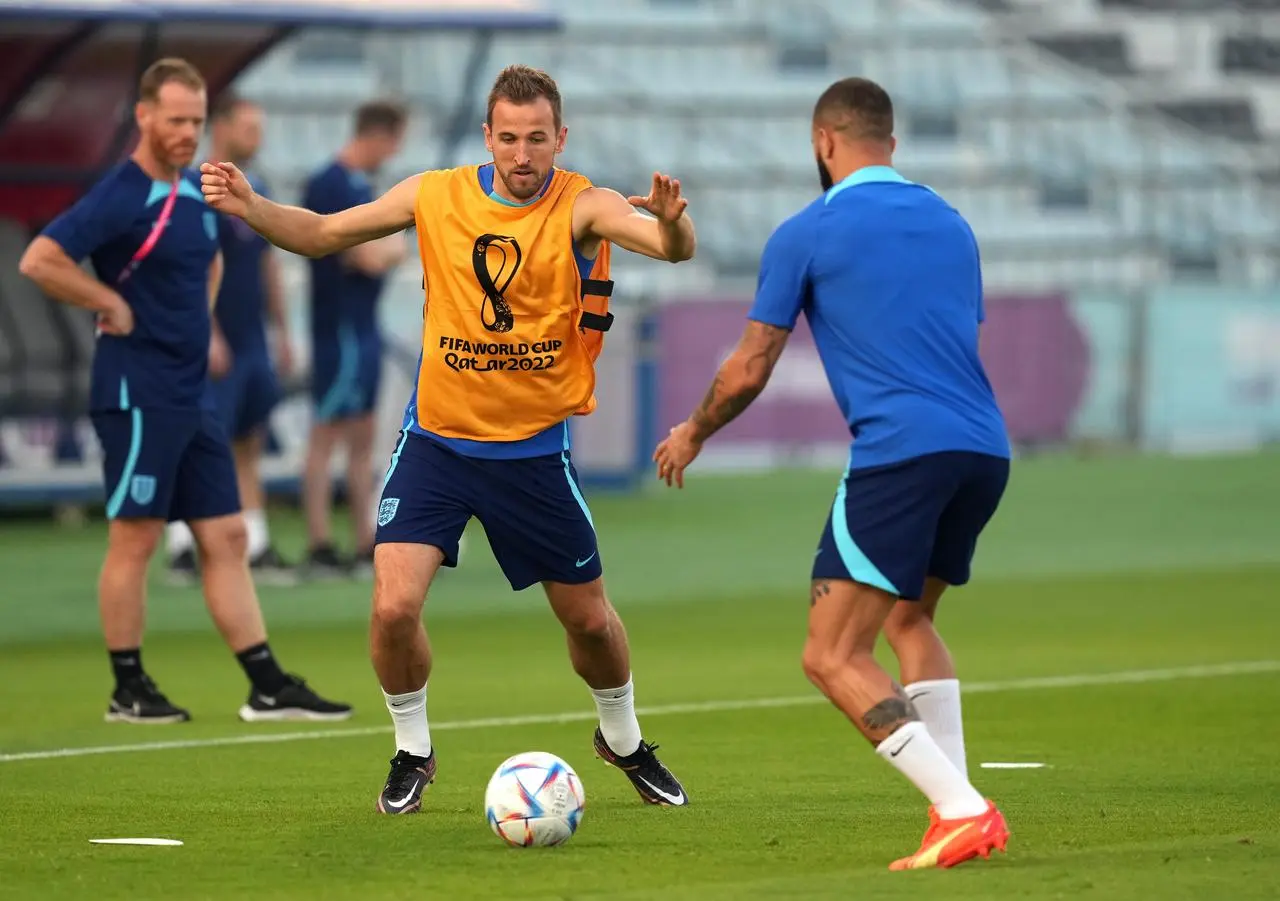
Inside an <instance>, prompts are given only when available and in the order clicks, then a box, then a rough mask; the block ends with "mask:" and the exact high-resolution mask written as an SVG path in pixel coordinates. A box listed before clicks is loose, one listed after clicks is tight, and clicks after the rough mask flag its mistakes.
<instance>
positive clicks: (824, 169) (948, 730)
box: [654, 78, 1010, 870]
mask: <svg viewBox="0 0 1280 901" xmlns="http://www.w3.org/2000/svg"><path fill="white" fill-rule="evenodd" d="M893 132H894V115H893V103H892V101H891V100H890V98H889V95H888V93H887V92H886V91H885V90H884V89H883V88H882V87H880V86H879V85H877V84H875V83H874V82H871V81H868V80H866V79H861V78H848V79H844V80H843V81H838V82H836V83H835V84H833V85H832V86H831V87H830V88H828V89H827V91H826V92H825V93H824V94H823V95H822V97H821V98H819V100H818V103H817V105H816V107H815V108H814V112H813V129H812V135H811V137H812V142H813V149H814V155H815V157H816V158H817V167H818V175H819V181H820V184H821V186H822V190H823V193H822V195H821V196H820V197H819V198H818V199H817V200H815V201H814V202H813V203H812V204H810V205H809V206H808V207H806V208H805V209H804V210H802V211H801V212H800V213H798V214H796V215H795V216H793V217H791V218H790V219H788V220H787V221H786V222H784V223H783V224H782V225H780V226H779V227H778V228H777V230H776V231H774V233H773V236H772V237H771V238H770V239H769V242H768V244H767V245H766V246H765V250H764V254H763V256H762V258H761V261H760V274H759V281H758V286H757V289H756V298H755V305H754V306H753V308H752V310H751V312H750V314H749V316H748V320H749V321H748V322H747V326H746V330H745V332H744V333H743V336H742V339H741V341H740V342H739V345H738V347H737V349H736V350H735V351H734V352H733V354H732V355H730V357H729V359H728V360H727V361H726V362H725V363H724V364H723V365H722V366H721V367H720V370H719V372H717V373H716V377H715V380H714V381H713V382H712V385H711V388H710V389H709V390H708V391H707V394H706V397H705V398H704V400H703V402H702V403H701V405H699V407H698V408H697V409H696V410H695V411H694V412H693V414H692V415H691V416H690V417H689V419H688V420H687V421H685V422H683V423H681V424H680V425H678V426H676V427H675V428H673V429H672V430H671V434H670V435H669V436H668V437H667V439H666V440H665V441H664V442H663V443H662V444H661V445H659V447H658V449H657V450H656V451H655V453H654V459H655V460H656V462H657V464H658V476H659V478H662V479H664V480H665V481H666V482H667V484H668V485H670V484H672V483H673V482H674V483H675V484H677V485H679V486H681V487H683V484H684V470H685V467H687V466H688V465H689V464H690V463H692V462H693V460H694V458H696V457H697V455H698V453H699V451H700V450H701V448H702V445H703V442H705V441H706V440H707V439H708V438H710V437H711V436H712V435H713V434H714V433H715V432H717V431H718V430H719V429H721V428H722V427H723V426H725V425H727V424H728V423H729V422H731V421H732V420H733V419H734V418H735V417H737V416H738V415H739V414H740V413H742V411H743V410H745V409H746V408H747V407H748V406H749V405H750V404H751V402H752V401H753V400H754V399H755V398H756V397H757V396H759V394H760V392H761V391H763V390H764V388H765V385H766V384H767V382H768V380H769V376H770V374H771V373H772V371H773V367H774V364H775V363H777V361H778V357H779V356H780V355H781V354H782V350H783V348H784V347H785V346H786V343H787V338H788V337H789V336H790V334H791V330H792V329H793V328H794V327H795V324H796V320H797V319H798V318H799V317H800V314H801V313H802V312H803V313H804V314H805V317H806V318H807V320H808V322H809V325H810V327H811V329H812V331H813V337H814V341H815V342H816V344H817V348H818V353H819V355H820V356H821V358H822V363H823V366H824V368H825V369H826V372H827V378H828V380H829V382H830V383H831V388H832V391H833V393H834V394H835V397H836V400H837V402H838V404H839V407H840V410H841V411H842V412H843V413H844V415H845V417H846V420H847V422H848V424H849V429H850V432H851V433H852V435H853V438H854V441H853V446H852V448H851V450H850V453H849V466H848V469H846V471H845V474H844V477H843V478H842V479H841V481H840V486H839V489H838V490H837V493H836V498H835V503H834V504H833V505H832V508H831V512H830V514H829V516H828V518H827V524H826V527H825V529H824V531H823V533H822V537H821V539H820V541H819V545H818V552H817V554H816V555H815V557H814V561H813V570H812V582H811V585H810V590H811V594H810V607H809V637H808V640H807V641H806V643H805V648H804V669H805V673H806V675H808V677H809V679H810V681H812V682H813V683H814V684H815V685H816V686H817V687H818V688H819V689H820V690H821V691H822V693H823V694H825V695H826V696H827V698H829V699H830V700H831V702H832V703H833V704H835V706H836V707H838V708H839V709H840V710H841V711H842V712H843V713H844V714H845V715H846V716H847V717H848V718H849V720H850V721H851V722H852V723H853V724H854V725H855V726H856V727H857V728H858V729H859V731H861V732H862V734H863V735H864V736H865V737H866V738H867V739H868V740H869V741H870V742H871V743H872V744H873V745H874V746H875V749H876V753H877V754H879V755H880V757H881V758H882V759H884V760H885V761H886V762H887V763H889V764H890V765H892V766H893V767H894V768H895V769H897V770H898V771H899V772H900V773H902V774H903V775H904V776H906V777H907V779H909V780H910V781H911V782H912V783H913V784H914V785H915V786H916V787H917V788H918V789H920V791H921V792H922V793H923V794H924V795H925V796H926V797H927V798H928V799H929V801H930V806H929V811H928V815H929V827H928V829H927V831H926V832H925V835H924V840H923V842H922V843H921V846H920V849H919V850H918V851H917V852H916V853H915V854H912V855H910V856H908V857H904V858H901V859H900V860H897V861H894V862H893V863H892V864H891V865H890V869H892V870H911V869H926V868H933V867H952V866H955V865H956V864H959V863H964V862H965V861H967V860H972V859H973V858H975V857H983V858H986V857H988V856H990V854H991V852H992V851H994V850H997V849H999V850H1004V847H1005V845H1006V843H1007V842H1008V840H1009V827H1008V824H1007V823H1006V822H1005V819H1004V816H1003V815H1002V814H1001V813H1000V811H999V809H997V808H996V806H995V805H994V804H993V803H991V802H990V801H988V800H987V799H985V798H984V797H983V796H982V795H981V794H979V793H978V791H977V789H975V788H974V787H973V785H972V784H971V783H970V782H969V776H968V770H967V763H966V760H965V750H964V729H963V726H962V720H961V712H960V682H959V680H958V679H957V677H956V669H955V664H954V663H953V661H952V659H951V654H950V653H949V651H948V650H947V646H946V644H944V643H943V641H942V638H941V636H940V635H939V634H938V632H937V630H936V629H935V628H934V625H933V620H934V615H935V613H936V611H937V607H938V602H939V601H940V600H941V598H942V595H943V592H945V591H946V589H947V588H948V587H950V586H952V585H964V584H966V583H967V582H968V581H969V576H970V566H971V564H972V561H973V556H974V552H975V550H976V548H977V544H978V537H979V535H980V534H981V533H982V531H983V529H984V528H985V527H986V525H987V523H988V521H989V520H990V519H991V517H992V515H994V513H995V511H996V508H997V507H998V506H999V504H1000V500H1001V498H1002V497H1003V495H1004V490H1005V486H1006V483H1007V482H1008V479H1009V457H1010V446H1009V436H1008V432H1007V430H1006V427H1005V422H1004V416H1003V414H1002V413H1001V411H1000V407H999V405H998V404H997V403H996V398H995V393H994V392H993V391H992V388H991V383H990V382H989V381H988V379H987V374H986V371H985V369H984V367H983V365H982V360H981V358H980V357H979V354H978V332H979V329H980V327H981V324H982V321H983V319H984V318H985V313H984V310H983V298H982V267H981V261H980V259H979V254H978V243H977V239H976V238H975V237H974V234H973V230H972V229H971V228H970V227H969V224H968V223H967V222H966V221H965V219H964V217H963V216H961V215H960V213H958V212H957V211H956V210H955V209H954V208H952V207H951V206H950V205H949V204H948V203H947V202H946V201H944V200H943V199H942V198H941V197H939V196H938V195H937V194H936V193H934V192H933V191H932V190H931V189H929V188H927V187H924V186H923V185H917V184H914V183H912V182H910V181H908V180H907V179H905V178H903V177H902V175H900V174H899V173H898V172H897V170H895V169H894V168H893V152H894V150H895V149H896V148H897V139H896V138H895V137H894V133H893ZM882 631H883V632H884V634H885V637H886V638H887V639H888V641H889V645H890V646H891V647H892V648H893V651H894V654H895V655H896V656H897V658H898V663H899V675H900V678H901V681H902V682H903V683H905V688H904V687H903V685H900V684H899V683H898V682H896V681H894V680H893V679H892V678H891V677H890V676H889V674H888V673H887V672H885V670H884V669H883V668H881V666H880V665H879V663H878V662H877V661H876V659H875V656H874V655H875V647H876V642H877V641H878V640H879V637H880V633H881V632H882Z"/></svg>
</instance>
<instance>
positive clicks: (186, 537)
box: [164, 522, 196, 560]
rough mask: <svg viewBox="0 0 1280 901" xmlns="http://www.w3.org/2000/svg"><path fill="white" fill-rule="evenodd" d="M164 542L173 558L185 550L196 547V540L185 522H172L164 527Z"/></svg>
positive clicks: (170, 557)
mask: <svg viewBox="0 0 1280 901" xmlns="http://www.w3.org/2000/svg"><path fill="white" fill-rule="evenodd" d="M164 544H165V548H166V549H167V550H168V552H169V559H170V560H172V559H173V558H174V557H176V556H178V555H179V554H181V553H182V552H183V551H189V550H191V549H192V548H194V547H195V546H196V540H195V538H194V537H193V536H192V534H191V529H189V528H187V524H186V523H185V522H171V523H169V524H168V525H167V526H165V527H164Z"/></svg>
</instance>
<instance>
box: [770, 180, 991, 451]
mask: <svg viewBox="0 0 1280 901" xmlns="http://www.w3.org/2000/svg"><path fill="white" fill-rule="evenodd" d="M801 311H803V312H804V314H805V316H806V318H807V319H808V322H809V326H810V328H811V329H812V330H813V337H814V341H815V342H816V344H817V348H818V354H819V355H820V356H821V358H822V364H823V367H824V368H825V370H826V373H827V380H828V381H829V382H830V384H831V389H832V391H833V392H834V393H835V397H836V402H837V403H838V404H839V406H840V410H841V412H842V413H843V414H844V416H845V421H846V422H848V423H849V429H850V431H851V432H852V434H853V438H854V442H853V449H852V451H851V452H850V456H849V465H850V468H856V469H861V468H866V467H870V466H883V465H885V464H888V463H896V462H899V461H901V460H907V459H910V458H912V457H919V456H922V455H924V454H931V453H937V452H940V451H973V452H977V453H983V454H991V455H994V456H998V457H1008V456H1009V438H1008V433H1007V431H1006V429H1005V423H1004V417H1003V415H1002V414H1001V412H1000V408H999V406H998V405H997V403H996V398H995V394H994V392H993V391H992V390H991V383H990V382H989V381H988V380H987V375H986V371H985V370H984V369H983V366H982V361H981V359H980V358H979V356H978V325H979V323H981V322H982V321H983V319H984V317H985V314H984V311H983V304H982V273H981V264H980V260H979V256H978V243H977V240H976V239H975V238H974V235H973V231H972V230H971V229H970V228H969V224H968V223H967V222H965V220H964V218H963V217H962V216H961V215H960V214H959V213H958V212H957V211H956V210H955V209H953V208H952V207H951V206H950V205H949V204H948V203H947V202H946V201H944V200H943V199H942V198H941V197H939V196H938V195H937V194H935V193H934V192H933V191H932V190H931V189H929V188H927V187H925V186H923V185H917V184H914V183H912V182H909V181H907V180H906V179H904V178H903V177H902V176H901V175H899V174H898V173H897V172H896V171H895V170H893V169H891V168H888V167H885V166H870V167H867V168H864V169H859V170H858V171H857V172H854V173H853V174H852V175H850V176H849V177H848V178H846V179H845V180H844V181H842V182H840V183H839V184H837V185H835V186H834V187H833V188H832V189H831V190H830V191H828V192H827V193H826V194H825V195H824V196H822V197H820V198H818V199H817V200H816V201H814V202H813V203H812V204H810V205H809V206H808V207H806V208H805V209H804V210H802V211H801V212H799V213H798V214H796V215H795V216H793V217H791V218H790V219H788V220H787V221H786V222H784V223H782V225H780V226H779V227H778V229H777V230H776V231H775V232H774V233H773V236H772V237H771V238H770V239H769V243H768V244H767V245H766V247H765V250H764V256H763V258H762V259H761V262H760V275H759V284H758V286H757V289H756V300H755V305H754V306H753V307H752V310H751V313H750V318H751V319H753V320H756V321H758V322H762V323H765V324H767V325H774V326H779V327H781V328H787V329H790V328H792V327H794V325H795V323H796V319H797V318H798V317H799V315H800V313H801Z"/></svg>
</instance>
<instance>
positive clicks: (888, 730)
mask: <svg viewBox="0 0 1280 901" xmlns="http://www.w3.org/2000/svg"><path fill="white" fill-rule="evenodd" d="M893 691H894V697H892V698H885V699H884V700H883V701H881V702H880V703H879V704H876V705H875V706H874V707H872V708H871V709H870V710H868V711H867V712H866V713H864V714H863V715H862V724H863V725H864V726H865V727H866V733H867V737H868V738H870V739H871V740H872V741H875V742H881V741H884V740H885V739H886V738H888V737H889V736H890V735H892V734H893V733H894V732H897V731H898V729H899V728H900V727H902V726H905V725H906V724H907V723H912V722H915V721H917V720H919V719H920V714H918V713H917V712H916V708H915V705H914V704H912V703H911V699H910V698H909V697H907V693H906V692H905V691H903V690H902V686H901V685H899V684H898V683H897V682H895V683H893Z"/></svg>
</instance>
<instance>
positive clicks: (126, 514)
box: [92, 407, 240, 522]
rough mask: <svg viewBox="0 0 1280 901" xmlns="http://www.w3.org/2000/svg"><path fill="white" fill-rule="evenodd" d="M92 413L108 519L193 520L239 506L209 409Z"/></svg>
mask: <svg viewBox="0 0 1280 901" xmlns="http://www.w3.org/2000/svg"><path fill="white" fill-rule="evenodd" d="M92 419H93V428H94V431H95V432H97V434H98V441H99V443H100V444H101V445H102V455H103V458H102V474H103V483H104V486H105V488H106V497H107V517H108V518H109V519H163V520H166V521H168V522H175V521H178V520H182V521H185V522H195V521H198V520H202V519H213V518H214V517H218V516H228V515H230V514H233V513H239V512H240V492H239V489H238V488H237V487H236V467H235V461H234V460H233V459H232V456H231V447H230V445H229V444H228V441H227V435H226V431H225V430H224V429H223V428H222V424H221V423H220V422H219V421H218V419H217V416H216V414H214V413H213V412H212V411H209V410H162V409H142V408H138V407H135V408H133V409H131V410H104V411H99V412H96V413H93V414H92Z"/></svg>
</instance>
